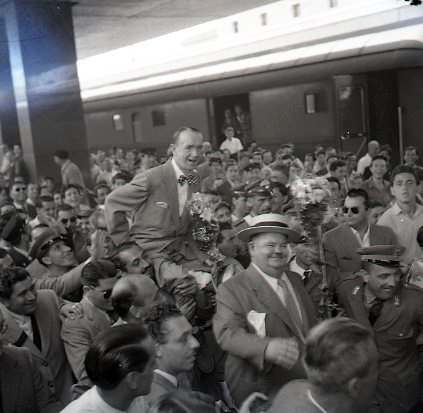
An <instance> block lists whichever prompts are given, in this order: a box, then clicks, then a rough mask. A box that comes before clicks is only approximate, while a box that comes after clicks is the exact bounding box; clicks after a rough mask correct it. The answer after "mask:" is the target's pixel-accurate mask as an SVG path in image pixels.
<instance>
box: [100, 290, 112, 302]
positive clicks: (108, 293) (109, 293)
mask: <svg viewBox="0 0 423 413" xmlns="http://www.w3.org/2000/svg"><path fill="white" fill-rule="evenodd" d="M102 294H103V297H104V299H105V300H107V299H108V298H110V296H111V295H112V289H111V288H110V289H109V290H106V291H102Z"/></svg>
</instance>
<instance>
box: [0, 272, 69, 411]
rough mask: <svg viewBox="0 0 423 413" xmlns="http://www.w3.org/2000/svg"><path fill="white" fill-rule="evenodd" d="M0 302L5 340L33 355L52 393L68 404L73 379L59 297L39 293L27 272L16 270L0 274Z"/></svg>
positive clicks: (52, 294) (50, 292)
mask: <svg viewBox="0 0 423 413" xmlns="http://www.w3.org/2000/svg"><path fill="white" fill-rule="evenodd" d="M0 300H1V304H0V312H2V313H3V315H4V318H5V322H6V324H7V330H6V331H5V333H4V334H3V338H4V340H5V341H6V342H8V343H10V344H14V345H15V346H17V347H25V348H26V349H28V350H29V351H30V352H31V354H32V356H33V358H34V361H35V364H36V366H37V368H39V370H40V371H41V373H42V374H43V376H44V378H45V380H46V381H47V385H48V389H49V391H50V392H51V393H52V394H54V393H56V394H57V395H58V396H59V397H60V400H61V401H62V403H63V404H64V405H66V404H67V403H68V402H69V401H70V387H71V385H72V384H73V380H72V374H71V370H70V367H69V364H68V361H67V359H66V354H65V350H64V347H63V343H62V340H61V339H60V328H61V321H60V318H59V306H60V302H59V299H58V297H57V295H56V294H55V293H54V292H53V291H51V290H39V291H36V290H35V287H34V283H33V281H32V279H31V277H30V276H29V274H28V272H27V271H26V270H25V269H23V268H19V267H14V268H11V269H3V270H2V272H1V273H0ZM2 368H3V367H1V368H0V370H1V369H2Z"/></svg>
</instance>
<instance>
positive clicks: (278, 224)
mask: <svg viewBox="0 0 423 413" xmlns="http://www.w3.org/2000/svg"><path fill="white" fill-rule="evenodd" d="M260 227H279V228H288V225H286V224H283V223H282V222H275V221H267V222H266V221H265V222H260V223H258V224H255V225H253V226H252V227H250V229H251V228H260Z"/></svg>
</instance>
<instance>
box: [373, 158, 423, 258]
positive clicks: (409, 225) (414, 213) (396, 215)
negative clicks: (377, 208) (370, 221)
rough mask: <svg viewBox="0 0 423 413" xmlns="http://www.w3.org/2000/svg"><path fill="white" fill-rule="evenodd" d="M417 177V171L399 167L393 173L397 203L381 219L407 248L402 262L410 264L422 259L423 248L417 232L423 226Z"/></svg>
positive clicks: (422, 209)
mask: <svg viewBox="0 0 423 413" xmlns="http://www.w3.org/2000/svg"><path fill="white" fill-rule="evenodd" d="M418 184H419V182H417V177H416V173H415V170H414V169H413V168H412V167H410V166H406V165H398V166H397V167H396V168H394V170H393V171H392V173H391V194H392V195H393V196H394V198H395V202H394V204H393V206H392V207H391V208H389V209H388V210H386V211H385V212H384V213H383V214H382V216H381V217H380V218H379V221H378V224H379V225H386V226H387V227H389V228H392V230H393V231H394V233H395V235H396V236H397V238H398V243H399V244H400V245H402V246H404V247H405V248H406V250H405V252H404V256H403V257H402V260H403V261H404V262H406V263H410V262H411V261H412V260H414V259H417V258H420V257H421V256H422V254H423V250H422V248H421V247H420V246H419V244H418V243H417V231H418V229H419V228H420V227H421V226H422V225H423V206H421V205H419V204H417V202H416V199H417V185H418Z"/></svg>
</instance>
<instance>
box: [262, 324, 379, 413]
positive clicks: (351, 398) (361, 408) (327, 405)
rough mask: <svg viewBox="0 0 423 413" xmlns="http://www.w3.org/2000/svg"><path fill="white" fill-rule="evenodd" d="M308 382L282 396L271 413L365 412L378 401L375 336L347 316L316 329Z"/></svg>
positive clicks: (308, 352)
mask: <svg viewBox="0 0 423 413" xmlns="http://www.w3.org/2000/svg"><path fill="white" fill-rule="evenodd" d="M304 362H305V368H306V372H307V377H308V380H295V381H292V382H290V383H288V384H287V385H285V386H284V387H283V388H282V389H281V390H280V391H279V393H278V394H277V396H276V398H275V400H274V401H273V404H272V406H271V408H270V409H269V410H268V413H322V412H342V413H363V412H366V411H367V409H368V408H369V407H370V404H371V402H372V399H373V396H374V391H375V387H376V380H377V372H378V368H377V367H378V354H377V350H376V345H375V342H374V339H373V336H372V334H371V332H370V331H369V330H368V329H367V328H365V327H362V326H361V325H360V324H358V323H356V322H355V321H352V320H350V319H347V318H335V319H331V320H326V321H324V322H323V323H321V324H319V325H317V326H316V327H314V328H313V329H312V330H311V331H310V333H309V335H308V337H307V342H306V350H305V356H304Z"/></svg>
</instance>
